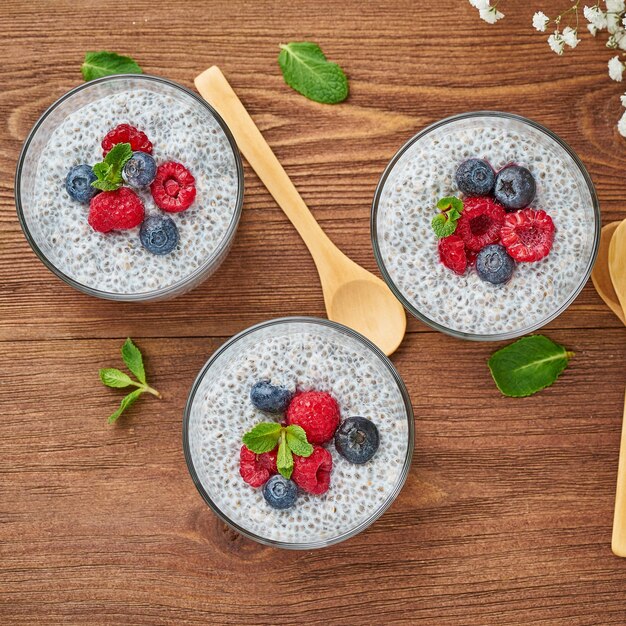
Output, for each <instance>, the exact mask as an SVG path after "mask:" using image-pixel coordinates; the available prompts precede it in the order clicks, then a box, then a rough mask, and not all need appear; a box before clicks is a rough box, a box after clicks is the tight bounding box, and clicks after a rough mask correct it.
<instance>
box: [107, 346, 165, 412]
mask: <svg viewBox="0 0 626 626" xmlns="http://www.w3.org/2000/svg"><path fill="white" fill-rule="evenodd" d="M121 352H122V359H123V361H124V363H125V364H126V367H128V369H129V370H130V371H131V372H132V373H133V374H134V375H135V376H136V377H137V379H138V380H133V379H132V378H131V377H130V376H129V375H128V374H126V373H125V372H122V371H121V370H118V369H115V368H104V369H101V370H100V372H99V374H100V380H101V381H102V383H103V384H104V385H106V386H107V387H113V388H116V389H122V388H124V387H131V386H132V387H137V389H135V390H134V391H131V392H130V393H129V394H128V395H126V396H124V398H122V402H121V403H120V406H119V408H118V409H117V411H115V412H114V413H113V414H111V415H110V416H109V424H112V423H113V422H115V421H116V420H117V418H118V417H119V416H120V415H121V414H122V413H123V412H124V411H125V410H126V409H127V408H128V407H129V406H131V405H132V404H133V403H134V402H135V400H137V398H138V397H139V396H140V395H141V394H142V393H146V392H147V393H151V394H152V395H153V396H156V397H157V398H161V394H160V393H159V392H158V391H157V390H156V389H153V388H152V387H150V386H149V385H148V383H147V382H146V372H145V369H144V366H143V357H142V356H141V351H140V350H139V348H138V347H137V346H136V345H135V344H134V343H133V342H132V341H131V339H130V338H128V339H127V340H126V341H125V342H124V345H123V346H122V350H121Z"/></svg>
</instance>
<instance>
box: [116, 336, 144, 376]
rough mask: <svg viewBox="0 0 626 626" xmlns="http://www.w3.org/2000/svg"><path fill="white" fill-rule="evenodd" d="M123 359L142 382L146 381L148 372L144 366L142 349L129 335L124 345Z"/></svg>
mask: <svg viewBox="0 0 626 626" xmlns="http://www.w3.org/2000/svg"><path fill="white" fill-rule="evenodd" d="M122 359H124V363H126V367H127V368H128V369H129V370H130V371H131V372H132V373H133V374H134V375H135V376H136V377H137V380H138V381H139V382H140V383H145V382H146V372H145V370H144V367H143V357H142V356H141V350H139V348H138V347H137V346H136V345H135V344H134V343H133V342H132V340H131V338H130V337H129V338H128V339H126V341H125V342H124V345H123V346H122Z"/></svg>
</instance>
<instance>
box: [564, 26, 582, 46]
mask: <svg viewBox="0 0 626 626" xmlns="http://www.w3.org/2000/svg"><path fill="white" fill-rule="evenodd" d="M577 35H578V31H577V30H574V29H573V28H570V27H569V26H566V27H565V28H564V29H563V41H564V42H565V43H566V45H568V46H569V47H570V48H575V47H576V46H577V45H578V44H579V43H580V39H578V37H577Z"/></svg>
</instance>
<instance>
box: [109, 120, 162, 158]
mask: <svg viewBox="0 0 626 626" xmlns="http://www.w3.org/2000/svg"><path fill="white" fill-rule="evenodd" d="M118 143H129V144H130V147H131V148H132V151H133V152H147V153H148V154H152V142H151V141H150V140H149V139H148V136H147V135H146V133H144V132H142V131H140V130H137V129H136V128H135V127H134V126H131V125H130V124H120V125H119V126H116V127H115V128H114V129H113V130H110V131H109V132H108V133H107V134H106V135H105V137H104V139H103V140H102V156H106V155H107V154H108V152H109V151H110V150H111V148H113V146H115V145H116V144H118Z"/></svg>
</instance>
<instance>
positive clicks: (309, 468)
mask: <svg viewBox="0 0 626 626" xmlns="http://www.w3.org/2000/svg"><path fill="white" fill-rule="evenodd" d="M332 469H333V457H332V456H330V452H329V451H328V450H326V448H322V447H321V446H314V448H313V453H312V454H311V456H307V457H303V456H294V457H293V473H292V474H291V480H293V482H295V483H296V485H298V487H300V489H303V490H304V491H307V492H308V493H312V494H313V495H316V496H319V495H321V494H323V493H326V492H327V491H328V487H329V486H330V472H331V470H332Z"/></svg>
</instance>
